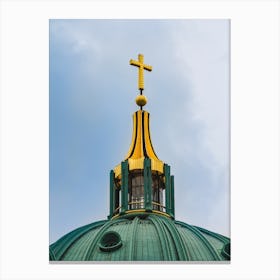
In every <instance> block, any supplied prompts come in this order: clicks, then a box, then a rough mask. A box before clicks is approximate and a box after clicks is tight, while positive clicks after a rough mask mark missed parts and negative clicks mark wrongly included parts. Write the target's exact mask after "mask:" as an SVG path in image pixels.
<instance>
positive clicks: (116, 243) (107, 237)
mask: <svg viewBox="0 0 280 280" xmlns="http://www.w3.org/2000/svg"><path fill="white" fill-rule="evenodd" d="M121 246H122V240H121V237H120V235H119V234H118V233H117V232H115V231H108V232H106V233H105V234H104V235H103V237H102V238H101V241H100V243H99V248H100V250H101V251H103V252H112V251H115V250H117V249H119V248H120V247H121Z"/></svg>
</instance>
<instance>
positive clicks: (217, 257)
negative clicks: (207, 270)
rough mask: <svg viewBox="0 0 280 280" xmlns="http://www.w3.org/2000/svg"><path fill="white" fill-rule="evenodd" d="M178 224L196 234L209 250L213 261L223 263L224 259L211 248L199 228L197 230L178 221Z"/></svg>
mask: <svg viewBox="0 0 280 280" xmlns="http://www.w3.org/2000/svg"><path fill="white" fill-rule="evenodd" d="M176 224H178V225H181V226H183V227H185V228H187V229H189V230H190V231H192V232H193V233H194V234H195V236H196V237H198V238H199V239H200V241H201V242H202V244H203V245H204V247H205V248H206V249H207V251H208V252H209V253H210V254H211V256H212V258H213V259H212V260H213V261H222V258H221V257H220V256H219V254H218V252H217V251H216V250H215V249H214V248H213V247H212V246H211V244H210V243H209V241H208V240H207V239H206V237H204V236H203V235H202V233H201V232H200V231H199V230H198V229H197V228H195V227H193V226H191V225H188V224H186V223H183V222H179V221H176ZM212 260H209V261H212Z"/></svg>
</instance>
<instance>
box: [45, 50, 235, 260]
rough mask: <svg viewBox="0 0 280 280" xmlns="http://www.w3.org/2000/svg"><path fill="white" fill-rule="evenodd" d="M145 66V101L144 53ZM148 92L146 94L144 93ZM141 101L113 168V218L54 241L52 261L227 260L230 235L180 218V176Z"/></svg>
mask: <svg viewBox="0 0 280 280" xmlns="http://www.w3.org/2000/svg"><path fill="white" fill-rule="evenodd" d="M130 64H131V65H134V66H137V67H138V68H139V80H138V88H139V90H140V98H138V99H139V100H142V101H143V100H145V101H146V98H145V97H143V96H142V91H143V90H144V74H143V71H144V70H148V71H152V67H151V66H149V65H146V64H144V56H143V55H139V56H138V61H134V60H131V61H130ZM141 96H142V97H141ZM142 101H141V102H140V101H139V102H138V103H137V105H138V106H139V107H140V110H138V111H137V112H135V113H134V114H133V133H132V141H131V145H130V148H129V151H128V153H127V155H126V157H125V158H124V160H123V161H122V162H121V163H120V164H118V165H117V166H116V167H115V168H114V169H113V170H111V171H110V184H109V192H110V197H109V201H110V207H109V215H108V220H104V221H98V222H95V223H92V224H89V225H85V226H83V227H80V228H78V229H75V230H73V231H72V232H70V233H68V234H66V235H65V236H63V237H62V238H60V239H59V240H58V241H56V242H55V243H53V244H52V245H50V251H49V252H50V253H49V255H50V260H51V261H103V262H106V261H225V260H229V259H230V239H229V238H227V237H225V236H222V235H220V234H217V233H214V232H211V231H208V230H206V229H203V228H200V227H196V226H191V225H189V224H186V223H183V222H180V221H176V220H175V199H174V189H175V184H174V176H173V175H171V172H170V166H169V165H168V164H166V163H164V162H163V161H162V160H160V159H159V158H158V156H157V155H156V153H155V150H154V148H153V145H152V141H151V135H150V125H149V121H150V114H149V113H148V112H146V111H144V110H142V107H143V106H144V105H145V104H144V103H145V102H144V101H143V102H142Z"/></svg>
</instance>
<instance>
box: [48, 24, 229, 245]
mask: <svg viewBox="0 0 280 280" xmlns="http://www.w3.org/2000/svg"><path fill="white" fill-rule="evenodd" d="M49 27H50V243H52V242H54V241H56V240H57V239H58V238H60V237H61V236H62V235H64V234H66V233H67V232H69V231H70V230H72V229H74V228H77V227H79V226H82V225H85V224H87V223H91V222H93V221H97V220H102V219H106V218H107V215H108V213H109V172H110V170H111V169H113V168H114V167H115V166H116V165H117V164H119V163H120V162H121V161H122V160H123V159H124V157H125V155H126V153H127V151H128V149H129V145H130V142H131V136H132V114H133V113H134V112H135V111H137V110H138V108H137V105H136V104H135V101H134V100H135V97H136V96H137V94H138V89H137V72H138V71H137V69H136V68H135V67H132V66H130V65H129V60H130V59H131V58H133V59H137V55H138V54H139V53H143V54H144V56H145V63H147V64H149V65H152V66H153V71H152V72H148V73H145V91H144V94H145V95H146V96H147V98H148V104H147V105H146V106H145V107H144V109H145V110H147V111H148V112H150V114H151V116H150V126H151V137H152V142H153V146H154V149H155V151H156V153H157V155H158V157H159V158H160V159H161V160H163V161H164V162H166V163H168V164H169V165H171V173H172V174H173V175H174V176H175V216H176V219H177V220H181V221H184V222H186V223H189V224H192V225H197V226H201V227H205V228H207V229H209V230H212V231H215V232H218V233H221V234H224V235H226V236H230V184H229V174H230V170H229V168H230V166H229V98H230V95H229V59H230V49H229V42H230V41H229V38H230V22H229V20H226V19H225V20H221V19H219V20H50V25H49Z"/></svg>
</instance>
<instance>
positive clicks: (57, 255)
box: [50, 213, 230, 262]
mask: <svg viewBox="0 0 280 280" xmlns="http://www.w3.org/2000/svg"><path fill="white" fill-rule="evenodd" d="M229 242H230V239H229V238H227V237H224V236H222V235H220V234H217V233H214V232H211V231H208V230H206V229H203V228H200V227H196V226H191V225H189V224H186V223H183V222H180V221H175V220H172V219H170V218H167V217H165V216H160V215H157V214H144V213H143V214H141V215H139V214H138V215H125V216H123V217H120V218H117V219H113V220H105V221H98V222H95V223H92V224H88V225H86V226H83V227H80V228H77V229H75V230H74V231H72V232H70V233H68V234H66V235H65V236H63V237H62V238H60V239H59V240H58V241H56V242H55V243H53V244H52V245H51V246H50V260H51V261H101V262H106V261H198V262H199V261H225V260H229V258H230V245H229V244H230V243H229Z"/></svg>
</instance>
